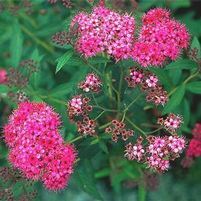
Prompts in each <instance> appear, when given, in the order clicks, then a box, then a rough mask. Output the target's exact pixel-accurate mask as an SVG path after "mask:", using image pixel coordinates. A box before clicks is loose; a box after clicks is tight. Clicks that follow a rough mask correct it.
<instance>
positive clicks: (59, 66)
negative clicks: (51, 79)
mask: <svg viewBox="0 0 201 201" xmlns="http://www.w3.org/2000/svg"><path fill="white" fill-rule="evenodd" d="M72 56H73V51H68V52H66V53H65V54H64V55H62V56H61V57H59V58H58V59H57V60H56V62H57V67H56V73H58V72H59V71H60V70H61V69H62V68H63V67H64V65H65V64H66V63H67V62H68V61H69V60H70V58H71V57H72Z"/></svg>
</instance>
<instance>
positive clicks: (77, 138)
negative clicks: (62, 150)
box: [68, 136, 82, 144]
mask: <svg viewBox="0 0 201 201" xmlns="http://www.w3.org/2000/svg"><path fill="white" fill-rule="evenodd" d="M80 139H82V136H78V137H76V138H74V139H72V140H70V141H69V142H68V143H69V144H71V143H73V142H76V141H78V140H80Z"/></svg>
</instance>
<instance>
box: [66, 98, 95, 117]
mask: <svg viewBox="0 0 201 201" xmlns="http://www.w3.org/2000/svg"><path fill="white" fill-rule="evenodd" d="M89 102H90V99H89V98H87V97H83V96H82V95H76V96H74V97H73V98H72V99H71V100H70V101H69V102H68V114H69V118H70V119H71V120H73V119H74V118H75V117H76V116H85V115H86V114H87V113H88V112H90V111H91V110H92V107H91V106H90V105H89V104H88V103H89Z"/></svg>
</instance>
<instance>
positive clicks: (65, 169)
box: [4, 102, 76, 190]
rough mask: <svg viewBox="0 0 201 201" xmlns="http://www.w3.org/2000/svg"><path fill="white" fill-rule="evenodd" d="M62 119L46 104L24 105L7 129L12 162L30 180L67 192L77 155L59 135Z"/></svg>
mask: <svg viewBox="0 0 201 201" xmlns="http://www.w3.org/2000/svg"><path fill="white" fill-rule="evenodd" d="M60 124H61V123H60V118H59V115H58V114H57V113H56V112H54V111H53V109H52V108H51V107H50V106H48V105H47V104H45V103H36V102H23V103H21V104H19V106H18V108H17V109H16V110H15V111H14V112H13V114H12V115H11V116H10V118H9V122H8V124H7V125H6V126H5V127H4V137H5V141H6V143H7V145H8V146H9V148H10V152H9V156H8V158H9V161H10V163H11V164H12V165H13V166H14V167H15V168H17V169H19V170H20V171H21V172H22V173H23V175H24V176H25V177H26V178H28V179H33V180H41V181H43V183H44V185H45V186H46V187H47V188H48V189H50V190H59V189H63V188H64V187H65V186H66V184H67V182H68V179H69V176H70V175H71V174H72V172H73V164H74V162H75V159H76V151H75V149H74V147H73V146H72V145H69V144H64V141H63V139H62V137H61V135H60V134H59V127H60Z"/></svg>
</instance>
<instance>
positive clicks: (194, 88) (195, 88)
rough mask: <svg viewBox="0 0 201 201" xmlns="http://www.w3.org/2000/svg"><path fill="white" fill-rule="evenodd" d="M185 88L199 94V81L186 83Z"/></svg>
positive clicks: (200, 90) (200, 82)
mask: <svg viewBox="0 0 201 201" xmlns="http://www.w3.org/2000/svg"><path fill="white" fill-rule="evenodd" d="M186 89H187V90H188V91H190V92H192V93H194V94H201V81H196V82H191V83H188V84H187V85H186Z"/></svg>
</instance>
